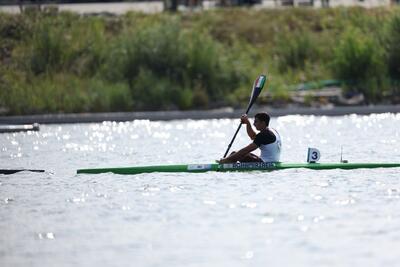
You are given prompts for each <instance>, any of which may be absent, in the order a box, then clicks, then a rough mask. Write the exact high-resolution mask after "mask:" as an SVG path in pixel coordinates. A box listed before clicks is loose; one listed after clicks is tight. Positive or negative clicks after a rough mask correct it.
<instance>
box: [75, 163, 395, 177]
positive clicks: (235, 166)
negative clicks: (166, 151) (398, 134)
mask: <svg viewBox="0 0 400 267" xmlns="http://www.w3.org/2000/svg"><path fill="white" fill-rule="evenodd" d="M395 167H400V163H344V162H340V163H282V162H261V163H258V162H257V163H229V164H217V163H212V164H183V165H158V166H138V167H120V168H96V169H79V170H78V171H77V173H88V174H97V173H107V172H110V173H116V174H140V173H150V172H207V171H217V172H227V171H275V170H285V169H300V168H306V169H312V170H330V169H345V170H352V169H373V168H395Z"/></svg>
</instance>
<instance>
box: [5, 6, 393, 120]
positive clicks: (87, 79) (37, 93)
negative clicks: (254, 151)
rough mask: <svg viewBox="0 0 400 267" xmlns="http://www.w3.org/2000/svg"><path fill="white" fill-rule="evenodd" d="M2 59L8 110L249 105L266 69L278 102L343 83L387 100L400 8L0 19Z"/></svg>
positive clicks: (46, 14) (50, 14)
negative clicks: (307, 87)
mask: <svg viewBox="0 0 400 267" xmlns="http://www.w3.org/2000/svg"><path fill="white" fill-rule="evenodd" d="M0 62H1V65H0V108H1V109H2V110H3V113H7V114H32V113H46V112H98V111H128V110H167V109H194V108H211V107H218V106H222V105H233V106H239V105H245V104H246V102H247V100H248V95H249V87H250V85H251V83H252V82H253V80H254V78H255V77H257V75H258V74H260V73H266V72H268V73H269V75H270V78H271V79H270V87H269V88H270V92H272V99H273V100H277V101H278V100H280V101H282V100H283V101H285V100H286V99H287V98H288V92H289V90H290V89H291V88H292V85H293V84H297V83H302V82H308V81H318V80H324V79H339V80H342V81H343V82H344V86H345V88H346V89H347V90H351V91H357V92H363V93H364V95H365V96H366V100H367V102H369V103H377V102H381V101H383V100H384V99H394V98H393V96H394V95H399V94H400V82H399V81H400V10H399V9H396V8H390V9H387V8H384V9H383V8H382V9H368V10H367V9H361V8H350V9H349V8H337V9H319V10H315V9H297V8H295V9H282V10H258V11H256V10H252V9H242V8H241V9H238V8H236V9H224V10H213V11H204V12H200V13H178V14H168V13H164V14H155V15H145V14H141V13H128V14H127V15H124V16H119V17H96V16H79V15H77V14H72V13H58V12H57V11H56V10H52V9H50V10H47V11H41V12H38V11H34V10H27V11H25V13H24V14H21V15H10V14H2V13H0Z"/></svg>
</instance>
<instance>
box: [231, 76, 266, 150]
mask: <svg viewBox="0 0 400 267" xmlns="http://www.w3.org/2000/svg"><path fill="white" fill-rule="evenodd" d="M266 80H267V76H265V75H260V76H259V77H258V78H257V79H256V80H255V81H254V84H253V90H252V91H251V97H250V101H249V105H248V106H247V110H246V113H245V114H246V115H247V113H249V110H250V108H251V107H252V106H253V104H254V102H256V99H257V97H258V96H259V95H260V93H261V90H262V89H263V87H264V84H265V81H266ZM240 127H242V123H240V124H239V127H238V128H237V130H236V132H235V134H234V136H233V138H232V141H231V142H230V144H229V145H228V148H227V149H226V152H225V154H224V158H225V157H226V155H228V152H229V149H231V146H232V144H233V141H235V138H236V135H237V134H238V132H239V130H240Z"/></svg>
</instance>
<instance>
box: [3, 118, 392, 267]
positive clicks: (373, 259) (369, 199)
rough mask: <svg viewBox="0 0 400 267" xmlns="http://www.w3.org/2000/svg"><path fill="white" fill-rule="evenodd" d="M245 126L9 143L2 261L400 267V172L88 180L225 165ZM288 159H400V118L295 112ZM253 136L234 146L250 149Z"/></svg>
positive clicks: (209, 124) (175, 124) (98, 130)
mask: <svg viewBox="0 0 400 267" xmlns="http://www.w3.org/2000/svg"><path fill="white" fill-rule="evenodd" d="M238 123H239V120H238V119H237V120H231V119H221V120H217V119H214V120H196V121H195V120H176V121H168V122H159V121H158V122H152V121H148V120H136V121H131V122H103V123H91V124H65V125H42V126H41V130H40V131H39V132H27V133H8V134H1V135H0V145H1V147H0V151H1V152H0V168H2V169H5V168H10V169H11V168H33V169H45V170H46V172H45V173H29V172H21V173H17V174H13V175H0V234H1V238H0V265H1V266H96V267H97V266H131V265H134V266H218V267H219V266H229V267H232V266H304V267H309V266H398V255H397V252H396V250H395V248H396V247H399V245H400V209H399V208H398V207H399V204H400V202H399V201H400V186H399V178H400V170H399V168H392V169H368V170H367V169H359V170H351V171H350V170H326V171H314V170H306V169H293V170H283V171H275V172H258V171H255V172H240V173H239V172H236V173H235V172H231V173H217V172H208V173H192V174H189V173H149V174H141V175H114V174H110V173H105V174H99V175H77V174H76V170H77V169H79V168H90V167H93V168H94V167H119V166H140V165H159V164H162V165H163V164H180V163H185V164H189V163H211V162H213V161H214V160H216V159H219V158H221V157H222V155H223V153H224V152H225V149H226V147H227V145H228V143H229V141H230V139H231V138H232V136H233V134H234V132H235V130H236V128H237V126H238ZM271 127H273V128H275V129H277V130H278V131H279V132H280V134H281V136H282V139H283V150H282V156H281V160H282V161H284V162H304V161H305V159H306V153H307V148H308V147H316V148H318V149H319V150H320V151H321V153H322V159H321V162H338V161H339V160H340V158H341V150H343V155H342V156H343V158H344V159H347V160H349V161H350V162H400V150H399V143H400V114H375V115H369V116H358V115H349V116H341V117H325V116H284V117H278V118H273V119H272V121H271ZM250 142H251V141H250V140H249V139H248V137H247V135H246V131H245V127H242V129H241V131H240V133H239V134H238V136H237V138H236V140H235V143H234V145H233V147H232V151H233V150H237V149H240V148H241V147H243V146H245V145H247V144H249V143H250Z"/></svg>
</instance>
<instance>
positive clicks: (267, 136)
mask: <svg viewBox="0 0 400 267" xmlns="http://www.w3.org/2000/svg"><path fill="white" fill-rule="evenodd" d="M240 121H241V123H242V124H246V131H247V134H248V136H249V137H250V139H251V140H253V142H252V143H251V144H249V145H247V146H246V147H244V148H242V149H240V150H239V151H237V152H232V153H231V154H230V155H229V156H228V157H226V158H222V159H220V160H218V161H217V162H218V163H221V164H222V163H234V162H237V161H239V162H278V161H279V158H280V154H281V137H280V135H279V133H278V132H277V131H276V130H274V129H272V128H269V127H268V126H269V121H270V117H269V115H268V114H267V113H257V114H256V115H255V116H254V127H255V128H256V129H257V130H258V131H259V133H257V134H256V132H255V131H254V130H253V128H252V126H251V124H250V121H249V119H248V117H247V115H246V114H245V115H242V117H241V118H240ZM257 148H259V149H260V150H261V154H260V156H257V155H255V154H253V153H251V152H253V151H254V150H256V149H257Z"/></svg>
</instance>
